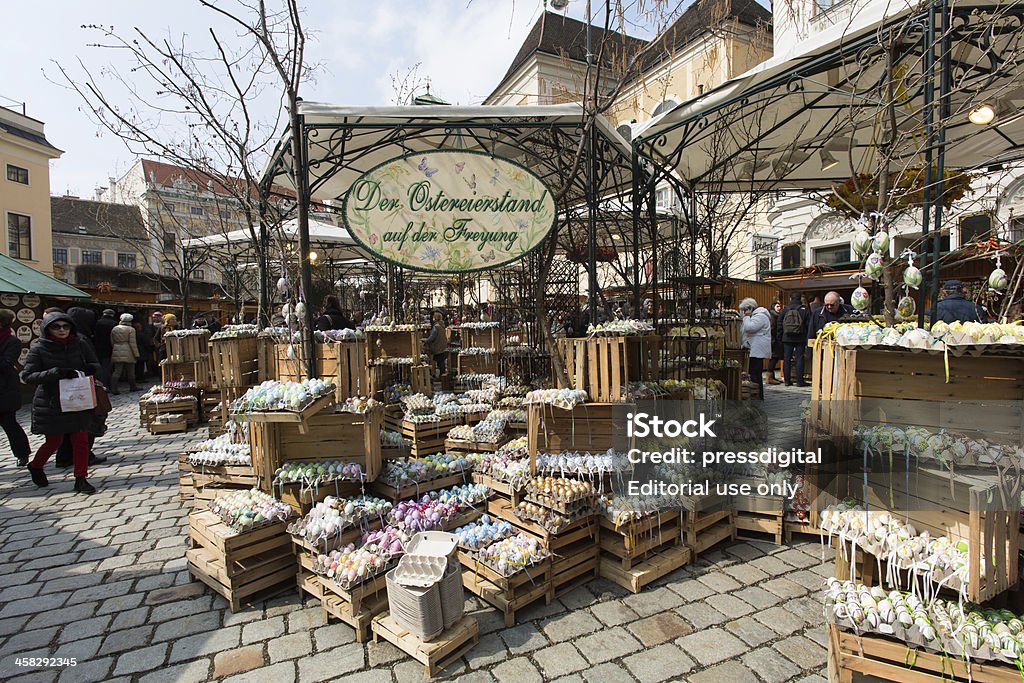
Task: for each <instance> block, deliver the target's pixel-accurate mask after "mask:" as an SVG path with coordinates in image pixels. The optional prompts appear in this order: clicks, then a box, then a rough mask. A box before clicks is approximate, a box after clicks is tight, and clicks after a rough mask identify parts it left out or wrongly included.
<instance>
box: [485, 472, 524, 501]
mask: <svg viewBox="0 0 1024 683" xmlns="http://www.w3.org/2000/svg"><path fill="white" fill-rule="evenodd" d="M473 483H474V484H483V485H484V486H486V487H487V488H489V489H490V490H491V497H495V496H497V497H500V498H504V499H505V500H507V501H509V502H511V503H512V507H513V508H514V507H515V506H516V505H519V503H520V502H521V501H522V500H523V495H524V493H525V491H524V490H523V489H517V488H515V487H514V486H512V485H511V484H509V483H508V482H506V481H502V480H500V479H495V478H494V477H492V476H491V475H489V474H483V473H481V472H473Z"/></svg>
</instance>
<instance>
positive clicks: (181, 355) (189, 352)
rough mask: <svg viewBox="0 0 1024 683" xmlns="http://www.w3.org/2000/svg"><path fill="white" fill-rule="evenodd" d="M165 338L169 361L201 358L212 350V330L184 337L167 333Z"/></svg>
mask: <svg viewBox="0 0 1024 683" xmlns="http://www.w3.org/2000/svg"><path fill="white" fill-rule="evenodd" d="M163 340H164V350H165V352H166V357H167V360H169V361H194V360H199V359H200V358H202V357H204V356H206V355H207V354H208V353H209V352H210V349H209V345H210V332H209V331H208V330H203V331H202V332H200V333H199V334H189V335H186V336H183V337H179V336H175V335H165V336H164V338H163Z"/></svg>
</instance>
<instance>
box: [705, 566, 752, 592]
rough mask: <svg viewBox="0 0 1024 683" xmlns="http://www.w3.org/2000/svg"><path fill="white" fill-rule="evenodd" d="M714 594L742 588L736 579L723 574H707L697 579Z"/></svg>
mask: <svg viewBox="0 0 1024 683" xmlns="http://www.w3.org/2000/svg"><path fill="white" fill-rule="evenodd" d="M697 580H698V581H700V582H701V583H703V584H704V585H705V586H707V587H708V588H710V589H711V590H712V591H713V592H715V593H728V592H729V591H734V590H736V589H738V588H742V586H741V585H740V584H739V582H738V581H736V579H734V578H732V577H731V576H729V575H728V574H725V573H723V572H718V571H714V572H709V573H707V574H705V575H703V576H701V577H698V579H697Z"/></svg>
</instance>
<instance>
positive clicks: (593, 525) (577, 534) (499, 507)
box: [487, 498, 600, 552]
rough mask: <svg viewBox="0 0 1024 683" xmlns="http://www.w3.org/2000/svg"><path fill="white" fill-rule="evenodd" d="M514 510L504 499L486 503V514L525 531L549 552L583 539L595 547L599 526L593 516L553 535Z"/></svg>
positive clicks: (490, 500) (508, 501) (572, 523)
mask: <svg viewBox="0 0 1024 683" xmlns="http://www.w3.org/2000/svg"><path fill="white" fill-rule="evenodd" d="M514 508H515V506H514V505H512V501H510V500H507V499H505V498H491V499H489V500H488V501H487V512H488V514H491V515H494V516H495V517H500V518H501V519H503V520H505V521H506V522H508V523H509V524H511V525H512V526H514V527H516V528H517V529H519V530H520V531H525V532H526V533H528V534H530V535H531V536H534V537H536V538H538V539H540V540H541V541H542V542H543V543H544V546H545V547H546V548H547V549H548V550H550V551H551V552H555V551H557V550H560V549H561V548H564V547H566V546H569V545H571V544H573V543H575V542H576V541H579V540H580V539H583V538H590V539H592V542H593V543H594V544H595V545H597V539H598V529H600V526H599V525H598V522H597V519H596V518H595V516H594V515H588V516H586V517H580V518H579V519H577V520H574V521H573V522H570V523H569V524H567V525H566V526H565V527H563V528H561V529H559V530H558V533H553V532H551V531H549V530H548V529H545V528H544V527H543V526H541V525H540V524H537V523H536V522H533V521H531V520H528V519H523V518H521V517H519V515H517V514H516V513H515V512H514Z"/></svg>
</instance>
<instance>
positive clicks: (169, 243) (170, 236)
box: [164, 232, 178, 251]
mask: <svg viewBox="0 0 1024 683" xmlns="http://www.w3.org/2000/svg"><path fill="white" fill-rule="evenodd" d="M177 246H178V240H177V239H176V238H175V237H174V233H173V232H165V233H164V251H174V250H175V249H176V248H177Z"/></svg>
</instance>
